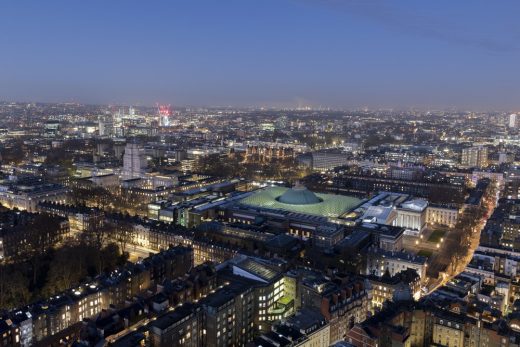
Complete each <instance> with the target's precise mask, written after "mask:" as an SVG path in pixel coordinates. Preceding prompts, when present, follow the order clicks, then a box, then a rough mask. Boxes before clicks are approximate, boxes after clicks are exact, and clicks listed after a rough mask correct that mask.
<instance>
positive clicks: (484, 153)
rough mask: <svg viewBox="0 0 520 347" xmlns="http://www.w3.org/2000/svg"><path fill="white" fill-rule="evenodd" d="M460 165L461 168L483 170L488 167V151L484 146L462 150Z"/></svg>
mask: <svg viewBox="0 0 520 347" xmlns="http://www.w3.org/2000/svg"><path fill="white" fill-rule="evenodd" d="M460 163H461V164H462V165H463V166H468V167H479V168H483V167H486V166H488V150H487V147H486V146H474V147H468V148H464V149H463V150H462V157H461V160H460Z"/></svg>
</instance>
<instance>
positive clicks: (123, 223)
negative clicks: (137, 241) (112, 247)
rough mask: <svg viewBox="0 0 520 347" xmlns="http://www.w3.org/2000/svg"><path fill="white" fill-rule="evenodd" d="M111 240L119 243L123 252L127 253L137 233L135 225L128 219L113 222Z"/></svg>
mask: <svg viewBox="0 0 520 347" xmlns="http://www.w3.org/2000/svg"><path fill="white" fill-rule="evenodd" d="M111 224H112V227H111V228H112V229H111V234H110V239H111V240H112V241H113V242H115V243H117V245H118V246H119V248H120V249H121V252H123V253H125V252H126V247H127V246H128V244H130V243H133V241H134V238H135V235H136V232H135V228H134V225H133V224H132V223H131V222H130V221H128V220H127V219H121V220H118V221H116V222H112V223H111Z"/></svg>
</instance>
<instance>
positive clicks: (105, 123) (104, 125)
mask: <svg viewBox="0 0 520 347" xmlns="http://www.w3.org/2000/svg"><path fill="white" fill-rule="evenodd" d="M98 122H99V124H98V125H99V136H108V137H111V136H112V135H114V120H113V119H112V116H111V115H106V116H99V118H98Z"/></svg>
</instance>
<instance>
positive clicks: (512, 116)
mask: <svg viewBox="0 0 520 347" xmlns="http://www.w3.org/2000/svg"><path fill="white" fill-rule="evenodd" d="M516 118H517V115H516V113H512V114H510V115H509V127H510V128H516V126H517V124H516V122H517V119H516Z"/></svg>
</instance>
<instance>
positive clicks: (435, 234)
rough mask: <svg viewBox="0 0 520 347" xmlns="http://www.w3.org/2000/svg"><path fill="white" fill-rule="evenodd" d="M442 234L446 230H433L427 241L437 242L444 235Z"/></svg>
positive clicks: (444, 233)
mask: <svg viewBox="0 0 520 347" xmlns="http://www.w3.org/2000/svg"><path fill="white" fill-rule="evenodd" d="M444 235H446V231H445V230H434V231H433V232H432V233H431V234H430V237H429V238H428V241H430V242H435V243H437V242H439V241H440V240H441V238H443V237H444Z"/></svg>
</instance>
